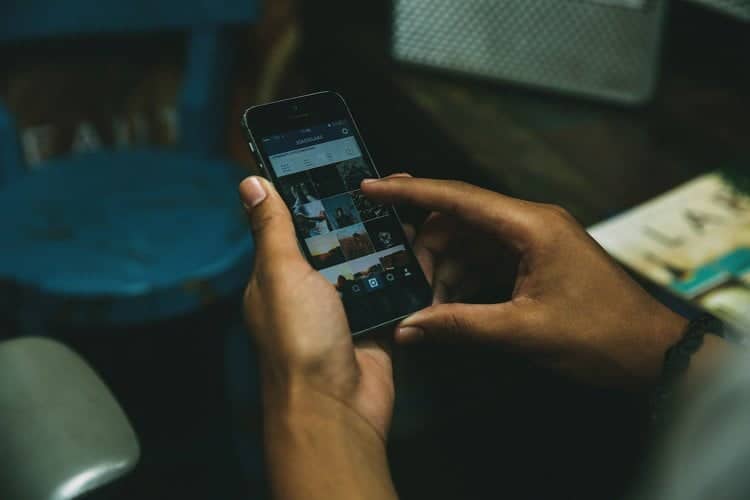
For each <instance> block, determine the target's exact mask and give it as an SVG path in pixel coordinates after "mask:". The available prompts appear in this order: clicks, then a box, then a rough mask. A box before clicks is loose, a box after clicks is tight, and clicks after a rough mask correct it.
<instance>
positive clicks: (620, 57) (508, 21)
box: [392, 0, 666, 104]
mask: <svg viewBox="0 0 750 500" xmlns="http://www.w3.org/2000/svg"><path fill="white" fill-rule="evenodd" d="M394 9H395V11H394V16H393V22H394V27H393V42H392V43H393V46H392V50H393V55H394V57H395V59H396V60H398V61H402V62H407V63H413V64H418V65H424V66H430V67H435V68H440V69H444V70H449V71H452V72H458V73H462V74H468V75H474V76H477V77H482V78H488V79H493V80H502V81H508V82H517V83H519V84H523V85H526V86H532V87H539V88H545V89H552V90H557V91H561V92H565V93H571V94H577V95H583V96H587V97H595V98H600V99H606V100H611V101H618V102H622V103H630V104H636V103H642V102H644V101H646V100H648V99H649V98H650V97H651V96H652V94H653V92H654V88H655V86H656V82H657V76H658V68H659V64H658V63H659V56H660V52H661V43H662V34H663V27H664V17H665V11H666V0H394Z"/></svg>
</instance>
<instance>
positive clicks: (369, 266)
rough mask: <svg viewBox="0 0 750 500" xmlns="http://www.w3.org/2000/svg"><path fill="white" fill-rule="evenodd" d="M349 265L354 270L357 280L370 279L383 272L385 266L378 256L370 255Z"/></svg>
mask: <svg viewBox="0 0 750 500" xmlns="http://www.w3.org/2000/svg"><path fill="white" fill-rule="evenodd" d="M347 264H348V265H349V268H350V269H351V270H352V273H353V274H354V279H355V280H360V279H364V278H368V277H370V276H372V275H373V274H375V273H379V272H381V271H383V266H382V265H381V263H380V259H379V258H378V256H377V255H368V256H367V257H363V258H361V259H357V260H353V261H351V262H347Z"/></svg>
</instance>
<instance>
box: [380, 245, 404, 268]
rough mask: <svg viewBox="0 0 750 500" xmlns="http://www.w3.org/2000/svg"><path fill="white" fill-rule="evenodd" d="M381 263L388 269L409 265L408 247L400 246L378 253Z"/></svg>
mask: <svg viewBox="0 0 750 500" xmlns="http://www.w3.org/2000/svg"><path fill="white" fill-rule="evenodd" d="M378 257H379V258H380V263H381V264H383V267H384V268H385V269H386V270H388V269H395V268H397V267H405V266H408V265H409V263H410V262H409V260H410V259H409V254H408V252H407V251H406V247H404V246H399V247H396V248H393V249H391V250H386V251H385V252H380V253H378Z"/></svg>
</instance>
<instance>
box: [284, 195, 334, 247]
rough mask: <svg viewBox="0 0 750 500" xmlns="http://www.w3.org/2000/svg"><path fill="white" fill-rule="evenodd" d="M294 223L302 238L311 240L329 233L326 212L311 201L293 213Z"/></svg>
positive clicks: (329, 226)
mask: <svg viewBox="0 0 750 500" xmlns="http://www.w3.org/2000/svg"><path fill="white" fill-rule="evenodd" d="M293 215H294V223H295V225H296V226H297V229H298V230H299V232H300V233H302V237H303V238H311V237H313V236H320V235H321V234H327V233H329V232H331V229H332V228H331V223H330V221H329V220H328V217H327V216H326V210H325V208H324V207H323V204H322V203H321V202H319V201H313V202H312V203H307V204H305V205H302V206H300V207H298V208H297V209H296V210H294V211H293Z"/></svg>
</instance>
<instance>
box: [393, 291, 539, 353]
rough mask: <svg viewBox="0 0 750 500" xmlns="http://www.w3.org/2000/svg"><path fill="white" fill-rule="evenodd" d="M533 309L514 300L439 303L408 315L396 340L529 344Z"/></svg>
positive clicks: (516, 345) (404, 341)
mask: <svg viewBox="0 0 750 500" xmlns="http://www.w3.org/2000/svg"><path fill="white" fill-rule="evenodd" d="M533 318H534V311H533V309H532V308H531V306H523V305H519V304H516V303H514V302H506V303H503V304H439V305H434V306H432V307H428V308H427V309H423V310H422V311H419V312H417V313H415V314H414V315H412V316H410V317H408V318H406V319H405V320H404V321H402V322H401V324H400V325H399V326H398V328H397V330H396V341H397V342H399V343H404V344H410V343H417V342H420V341H423V340H435V341H454V342H455V341H461V340H472V341H479V342H493V343H502V344H505V345H509V346H514V347H518V348H524V347H527V344H529V343H530V342H531V341H532V340H533V339H532V338H531V337H530V336H529V335H528V333H529V332H530V331H533V328H531V322H532V321H533Z"/></svg>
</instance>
